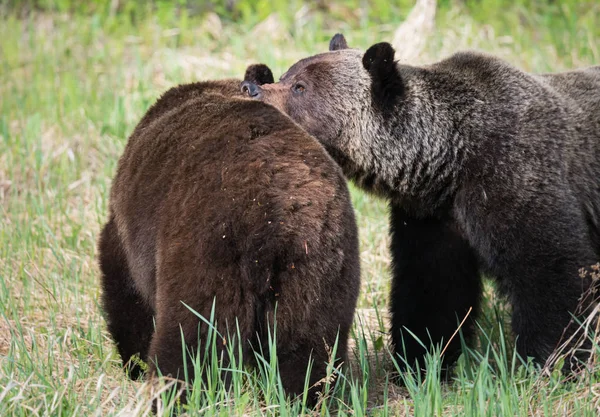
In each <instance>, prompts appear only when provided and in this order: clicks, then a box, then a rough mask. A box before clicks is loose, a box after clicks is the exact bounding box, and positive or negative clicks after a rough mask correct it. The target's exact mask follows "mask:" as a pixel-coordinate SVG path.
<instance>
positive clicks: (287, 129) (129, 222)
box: [98, 74, 360, 402]
mask: <svg viewBox="0 0 600 417" xmlns="http://www.w3.org/2000/svg"><path fill="white" fill-rule="evenodd" d="M259 75H260V74H259ZM255 81H257V79H255ZM270 81H271V82H272V78H271V79H270ZM239 85H240V80H225V81H210V82H200V83H194V84H189V85H183V86H178V87H175V88H173V89H171V90H169V91H168V92H167V93H165V94H164V95H163V96H162V97H161V98H160V99H159V100H158V101H157V103H156V104H154V105H153V106H152V107H151V108H150V109H149V110H148V112H147V113H146V115H145V116H144V117H143V118H142V120H141V122H140V123H139V125H138V126H137V127H136V128H135V130H134V132H133V134H132V135H131V137H130V138H129V141H128V143H127V145H126V147H125V150H124V152H123V155H122V157H121V158H120V160H119V164H118V169H117V173H116V176H115V178H114V181H113V184H112V189H111V192H110V204H109V218H108V222H107V223H106V225H105V226H104V228H103V229H102V233H101V236H100V239H99V244H98V250H99V264H100V269H101V274H102V289H103V294H102V304H103V307H104V311H105V313H106V319H107V323H108V329H109V331H110V333H111V335H112V337H113V339H114V341H115V342H116V344H117V347H118V350H119V353H120V356H121V358H122V360H123V364H124V366H125V367H126V368H127V369H128V370H129V372H130V375H131V376H132V377H133V378H137V377H138V376H140V374H141V368H140V367H139V365H137V364H135V363H132V362H133V361H130V358H131V357H132V356H133V355H135V354H139V355H140V357H141V358H142V359H144V360H146V361H147V362H148V364H149V369H150V375H155V374H156V369H157V365H158V368H159V369H160V372H161V373H162V374H163V375H171V376H173V377H176V378H177V377H178V378H180V379H182V378H183V375H184V374H183V364H184V358H183V355H182V346H181V333H180V331H183V335H184V338H185V344H186V346H187V348H188V349H189V350H190V351H191V352H196V348H197V347H198V343H197V341H198V339H200V340H205V339H206V335H207V331H208V330H207V325H206V324H204V323H203V322H202V321H201V320H200V319H199V318H198V317H197V316H195V315H194V314H193V313H192V312H191V311H190V310H189V309H188V308H187V307H186V306H185V305H184V303H185V304H186V305H187V306H189V307H190V308H192V309H193V310H195V311H196V312H198V313H200V314H201V315H203V316H204V317H205V318H206V319H209V318H210V317H211V309H212V308H213V301H214V302H215V314H214V319H215V321H216V324H217V329H218V331H219V332H220V333H221V335H223V339H222V340H221V339H219V343H217V345H218V346H217V347H218V349H219V351H224V352H225V346H226V345H228V344H231V343H234V342H236V340H235V339H228V337H233V336H235V335H236V326H238V327H239V335H240V337H241V344H242V347H243V349H242V351H243V360H244V362H245V363H247V364H250V365H252V364H253V359H254V357H253V353H252V352H253V351H252V347H253V348H254V349H261V348H262V349H263V352H267V354H268V350H266V349H268V335H269V332H271V334H272V332H273V322H274V315H275V312H276V326H277V327H276V335H277V339H276V347H277V356H278V359H279V369H280V374H281V380H282V384H283V387H284V389H285V390H286V391H287V392H288V393H289V394H300V393H302V392H303V388H304V383H305V376H306V370H307V367H308V364H309V358H311V359H312V360H313V361H314V363H313V365H312V372H311V376H310V380H309V386H311V387H312V386H313V385H314V384H315V383H317V382H318V381H319V380H320V379H321V378H323V377H324V376H325V375H326V363H327V362H328V360H329V354H330V352H328V347H329V348H331V347H333V346H334V344H335V343H336V338H337V337H338V332H339V340H338V349H337V353H336V357H337V358H338V360H339V361H343V360H345V359H346V350H347V338H348V332H349V330H350V326H351V323H352V320H353V314H354V309H355V306H356V301H357V297H358V292H359V287H360V268H359V252H358V237H357V227H356V222H355V218H354V212H353V208H352V206H351V201H350V195H349V192H348V189H347V185H346V182H345V179H344V176H343V173H342V171H341V169H340V168H339V167H338V165H337V164H336V163H335V162H334V161H333V160H332V159H331V157H330V156H329V155H328V154H327V153H326V152H325V150H324V149H323V147H322V146H321V145H320V144H319V142H318V141H316V140H315V139H314V138H312V137H311V136H310V135H308V134H307V133H306V132H304V131H303V130H302V129H301V128H299V127H298V126H297V125H296V124H295V123H294V122H292V121H291V120H290V119H289V118H288V117H286V116H285V115H283V114H281V113H280V112H279V111H277V110H276V109H275V108H273V107H272V106H269V105H267V104H264V103H260V102H256V101H252V100H248V99H247V98H244V97H242V94H241V92H240V89H239ZM276 305H277V306H276ZM228 335H229V336H228ZM232 335H233V336H232ZM221 342H222V343H221ZM236 352H237V349H236ZM185 360H187V361H188V362H187V363H188V367H187V368H188V373H189V372H192V371H193V367H192V365H191V361H190V359H189V358H186V359H185ZM225 360H227V358H225ZM190 376H191V378H193V374H190ZM318 390H319V387H318V386H316V387H313V388H312V389H311V392H310V393H309V402H310V401H313V402H314V400H315V399H316V397H315V395H316V393H317V391H318Z"/></svg>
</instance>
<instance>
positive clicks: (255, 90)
mask: <svg viewBox="0 0 600 417" xmlns="http://www.w3.org/2000/svg"><path fill="white" fill-rule="evenodd" d="M242 93H247V94H248V96H250V97H252V98H260V96H261V94H262V90H261V88H260V87H259V86H258V85H256V84H255V83H253V82H252V81H244V82H243V83H242Z"/></svg>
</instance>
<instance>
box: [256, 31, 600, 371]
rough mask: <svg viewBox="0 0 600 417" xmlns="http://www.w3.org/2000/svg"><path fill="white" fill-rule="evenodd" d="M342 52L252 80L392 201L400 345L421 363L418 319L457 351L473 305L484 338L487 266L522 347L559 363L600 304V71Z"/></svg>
mask: <svg viewBox="0 0 600 417" xmlns="http://www.w3.org/2000/svg"><path fill="white" fill-rule="evenodd" d="M330 49H331V50H330V51H329V52H327V53H323V54H319V55H316V56H312V57H309V58H305V59H303V60H301V61H299V62H298V63H296V64H294V65H293V66H292V67H291V68H290V69H289V70H288V71H287V72H286V73H285V74H284V75H283V76H282V77H281V79H280V81H279V82H278V83H275V84H266V85H263V86H257V87H256V88H254V87H253V86H251V87H252V88H249V87H247V88H246V91H249V90H250V89H251V90H252V91H253V92H254V94H250V96H251V97H253V98H254V99H257V100H261V101H263V102H266V103H270V104H273V105H274V106H275V107H277V108H279V109H280V110H281V111H283V112H285V113H286V114H288V115H289V116H290V117H291V118H292V119H293V120H295V121H296V122H298V123H299V124H300V125H301V126H303V127H304V128H305V129H306V130H307V131H308V132H309V133H311V134H312V135H313V136H315V137H316V138H317V139H319V140H320V141H321V142H322V143H323V145H324V146H325V147H326V149H327V150H328V151H329V153H330V154H331V155H332V156H333V157H334V159H335V160H336V161H337V162H338V163H339V164H340V165H341V166H342V168H343V170H344V173H345V174H346V176H347V177H349V178H351V179H353V180H354V181H355V182H356V183H357V184H358V185H359V186H361V187H362V188H364V189H365V190H368V191H371V192H374V193H376V194H378V195H381V196H383V197H386V198H388V199H389V205H390V222H391V224H390V229H391V255H392V275H393V278H392V288H391V302H390V311H391V339H392V343H393V345H394V346H395V350H396V352H397V353H398V354H400V355H401V356H402V357H404V358H405V359H406V361H407V363H408V364H409V365H411V366H413V365H414V364H415V362H417V363H418V365H419V366H422V365H423V354H424V353H425V350H424V349H423V347H422V346H421V345H420V344H419V343H418V342H417V341H416V340H415V339H414V338H413V337H412V336H410V335H409V333H408V332H407V331H406V329H408V330H409V331H410V332H412V333H413V334H415V335H416V336H417V337H418V338H419V339H420V340H421V341H423V342H424V343H425V344H426V345H428V344H429V342H432V343H433V344H436V345H441V346H443V345H444V344H446V343H447V342H448V341H449V340H450V338H451V336H452V335H453V333H454V331H455V330H456V329H457V327H458V323H459V322H460V321H461V320H462V319H463V318H464V317H466V316H467V313H468V312H469V309H472V310H471V311H472V312H471V313H470V315H469V320H467V321H466V322H465V325H464V326H463V327H462V332H463V335H464V337H465V338H466V339H467V341H468V340H469V339H471V338H472V336H473V333H474V324H473V319H475V318H476V317H477V312H478V310H479V305H480V296H481V291H482V286H481V281H480V275H481V274H482V273H483V274H486V275H487V276H490V277H493V278H495V281H496V283H497V287H498V289H499V290H500V292H501V293H503V294H505V295H506V296H507V297H508V300H509V301H510V303H511V304H512V307H513V313H512V314H513V316H512V327H513V330H514V333H515V334H516V335H517V336H518V337H517V342H516V343H517V349H518V352H519V354H520V355H521V356H523V357H533V358H535V360H536V361H538V362H539V363H544V361H546V360H547V359H548V358H549V356H550V354H551V353H552V352H554V351H555V349H556V348H557V347H558V346H559V343H561V342H562V341H564V340H565V339H566V338H567V337H568V336H569V335H570V334H572V332H573V330H574V329H575V328H576V325H575V324H574V323H573V322H574V320H572V318H573V316H572V314H576V315H577V313H578V312H579V313H583V312H584V311H585V308H586V307H589V300H590V298H589V297H588V298H586V299H585V301H582V298H584V297H582V294H584V293H586V292H587V290H588V288H589V287H590V284H591V281H590V279H589V277H586V278H583V279H582V278H581V277H580V276H579V274H578V271H579V269H580V268H584V267H589V266H590V265H593V264H595V263H596V262H597V261H598V259H600V67H598V66H597V67H591V68H587V69H580V70H574V71H569V72H564V73H557V74H537V75H536V74H529V73H526V72H523V71H521V70H519V69H517V68H515V67H513V66H511V65H510V64H508V63H506V62H505V61H503V60H500V59H498V58H495V57H493V56H489V55H485V54H481V53H475V52H462V53H457V54H455V55H453V56H451V57H449V58H447V59H444V60H442V61H440V62H437V63H434V64H432V65H428V66H422V67H416V66H409V65H402V64H399V63H398V62H396V61H395V60H394V49H393V48H392V47H391V46H390V45H389V44H388V43H380V44H376V45H374V46H372V47H371V48H369V49H368V50H367V51H366V52H365V53H362V52H361V51H358V50H355V49H347V44H346V42H345V40H344V39H343V37H342V36H341V35H339V34H338V35H336V36H335V37H334V39H332V40H331V43H330ZM588 294H589V293H588ZM586 297H587V295H586ZM460 346H461V343H460V338H459V337H455V338H454V339H452V342H451V343H450V344H449V345H448V346H447V349H446V354H445V359H446V361H447V363H448V364H450V363H452V362H453V361H454V360H455V359H456V358H457V357H458V355H459V354H460Z"/></svg>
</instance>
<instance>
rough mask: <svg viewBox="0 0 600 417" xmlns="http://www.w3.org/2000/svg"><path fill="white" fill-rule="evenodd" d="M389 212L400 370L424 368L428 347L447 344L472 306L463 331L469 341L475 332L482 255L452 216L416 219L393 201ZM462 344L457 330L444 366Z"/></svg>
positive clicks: (394, 324)
mask: <svg viewBox="0 0 600 417" xmlns="http://www.w3.org/2000/svg"><path fill="white" fill-rule="evenodd" d="M390 215H391V224H390V232H391V255H392V288H391V299H390V300H391V303H390V313H391V325H392V328H391V337H392V343H393V348H394V352H395V353H396V354H397V355H399V356H401V358H396V360H397V362H398V364H399V365H400V367H401V369H402V368H404V369H405V368H406V365H408V366H409V367H411V368H412V369H413V370H414V369H415V368H414V367H415V366H418V367H419V368H421V369H423V368H424V365H425V363H424V359H425V358H424V356H425V354H426V352H427V351H430V352H431V351H432V347H433V346H436V345H441V348H443V347H444V346H445V345H446V344H447V343H448V341H449V340H450V338H451V337H452V335H453V334H454V332H455V331H456V330H457V328H458V326H459V323H460V322H461V321H462V320H463V319H464V318H465V317H466V315H467V313H468V312H469V309H471V312H470V314H469V317H468V319H467V321H466V322H465V323H464V324H463V326H462V328H461V331H462V335H463V337H464V338H465V340H467V341H468V340H470V339H471V338H472V336H473V333H474V325H473V321H474V319H475V318H476V316H477V314H478V312H479V304H480V297H481V291H482V289H481V279H480V275H479V267H478V262H477V257H476V255H475V252H474V251H473V250H472V249H471V247H470V245H469V244H468V242H467V241H466V240H465V239H464V238H463V237H462V236H461V235H460V234H459V232H458V231H457V230H456V229H455V227H454V225H453V224H452V223H451V221H450V219H436V218H425V219H417V218H414V217H413V216H410V215H409V214H407V213H406V211H405V210H403V209H402V208H400V207H398V206H395V205H394V204H390ZM409 331H410V332H409ZM411 333H412V334H411ZM413 334H414V335H415V336H416V337H417V338H418V339H419V340H420V341H421V343H422V344H424V345H425V346H427V350H426V349H424V348H423V346H422V345H421V343H419V341H417V340H416V339H415V337H414V336H413ZM460 346H461V343H460V336H459V335H458V334H456V335H455V336H454V338H453V339H452V341H451V342H450V344H449V345H448V346H447V348H446V350H445V353H444V358H443V360H444V365H445V366H444V368H445V369H446V368H447V367H448V366H451V365H452V364H453V363H454V362H455V361H456V359H457V358H458V356H459V355H460ZM403 359H404V360H403ZM405 361H406V362H405Z"/></svg>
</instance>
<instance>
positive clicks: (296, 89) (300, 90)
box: [292, 83, 306, 94]
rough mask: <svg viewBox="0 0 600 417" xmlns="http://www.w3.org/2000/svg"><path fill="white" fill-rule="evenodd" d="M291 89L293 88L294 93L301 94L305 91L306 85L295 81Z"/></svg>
mask: <svg viewBox="0 0 600 417" xmlns="http://www.w3.org/2000/svg"><path fill="white" fill-rule="evenodd" d="M292 90H294V93H296V94H302V93H304V92H305V91H306V86H305V85H304V84H303V83H296V84H294V86H293V87H292Z"/></svg>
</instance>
